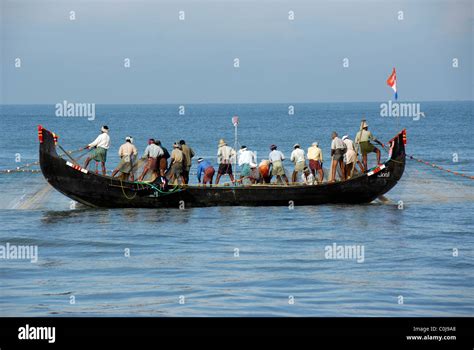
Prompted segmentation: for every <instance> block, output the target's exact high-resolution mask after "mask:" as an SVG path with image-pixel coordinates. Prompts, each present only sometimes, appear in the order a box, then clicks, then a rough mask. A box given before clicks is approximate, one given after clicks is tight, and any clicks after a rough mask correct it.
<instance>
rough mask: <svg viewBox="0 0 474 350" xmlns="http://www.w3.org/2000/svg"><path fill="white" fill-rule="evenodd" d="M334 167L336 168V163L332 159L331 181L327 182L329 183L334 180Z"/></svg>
mask: <svg viewBox="0 0 474 350" xmlns="http://www.w3.org/2000/svg"><path fill="white" fill-rule="evenodd" d="M336 166H337V161H335V160H334V159H333V160H331V179H330V180H329V181H330V182H334V181H335V179H336Z"/></svg>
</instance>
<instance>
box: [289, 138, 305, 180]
mask: <svg viewBox="0 0 474 350" xmlns="http://www.w3.org/2000/svg"><path fill="white" fill-rule="evenodd" d="M290 160H291V161H292V162H293V163H295V169H294V170H293V175H292V176H291V182H293V183H295V182H296V179H297V176H298V173H300V172H303V169H304V168H305V166H306V163H305V158H304V151H303V150H302V149H301V148H300V145H299V144H298V143H296V144H295V145H294V146H293V152H291V155H290Z"/></svg>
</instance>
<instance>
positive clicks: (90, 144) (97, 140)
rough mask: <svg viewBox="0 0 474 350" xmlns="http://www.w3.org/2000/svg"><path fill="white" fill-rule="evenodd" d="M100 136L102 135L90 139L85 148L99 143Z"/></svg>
mask: <svg viewBox="0 0 474 350" xmlns="http://www.w3.org/2000/svg"><path fill="white" fill-rule="evenodd" d="M101 136H102V135H99V136H97V137H96V139H95V140H94V141H92V142H91V143H89V144H88V145H87V148H92V147H96V146H97V145H98V144H99V141H100V139H101Z"/></svg>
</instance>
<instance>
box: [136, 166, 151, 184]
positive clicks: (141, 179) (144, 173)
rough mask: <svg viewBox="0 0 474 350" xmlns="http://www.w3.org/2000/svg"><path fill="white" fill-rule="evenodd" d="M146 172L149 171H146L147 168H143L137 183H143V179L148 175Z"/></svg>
mask: <svg viewBox="0 0 474 350" xmlns="http://www.w3.org/2000/svg"><path fill="white" fill-rule="evenodd" d="M148 170H149V169H148V167H147V166H145V167H144V168H143V172H142V174H141V175H140V176H139V177H138V181H143V179H144V178H145V176H146V174H147V173H148Z"/></svg>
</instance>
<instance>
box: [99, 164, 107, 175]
mask: <svg viewBox="0 0 474 350" xmlns="http://www.w3.org/2000/svg"><path fill="white" fill-rule="evenodd" d="M100 164H101V165H102V175H104V176H105V175H107V171H106V170H105V162H100Z"/></svg>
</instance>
